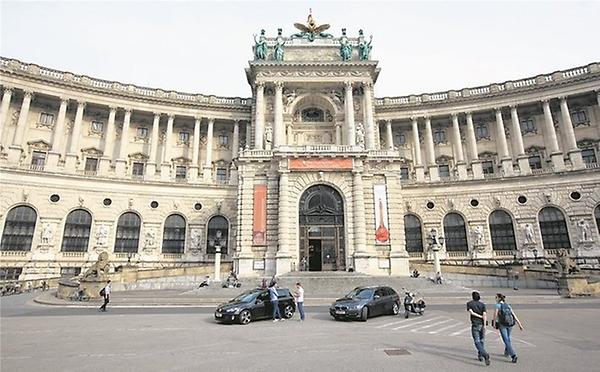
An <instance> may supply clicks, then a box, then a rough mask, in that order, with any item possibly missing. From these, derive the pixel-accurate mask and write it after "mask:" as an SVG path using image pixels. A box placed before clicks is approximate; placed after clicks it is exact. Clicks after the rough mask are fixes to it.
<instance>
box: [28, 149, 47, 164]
mask: <svg viewBox="0 0 600 372" xmlns="http://www.w3.org/2000/svg"><path fill="white" fill-rule="evenodd" d="M44 165H46V153H45V152H44V151H34V152H33V153H32V154H31V166H32V167H35V168H43V167H44Z"/></svg>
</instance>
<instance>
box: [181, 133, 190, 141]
mask: <svg viewBox="0 0 600 372" xmlns="http://www.w3.org/2000/svg"><path fill="white" fill-rule="evenodd" d="M179 142H181V143H189V142H190V132H179Z"/></svg>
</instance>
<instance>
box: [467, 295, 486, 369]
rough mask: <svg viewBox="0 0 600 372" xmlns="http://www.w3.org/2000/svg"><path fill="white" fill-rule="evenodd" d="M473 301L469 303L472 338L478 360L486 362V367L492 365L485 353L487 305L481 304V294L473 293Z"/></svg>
mask: <svg viewBox="0 0 600 372" xmlns="http://www.w3.org/2000/svg"><path fill="white" fill-rule="evenodd" d="M471 297H472V298H473V300H471V301H469V302H467V311H468V312H469V314H470V319H471V336H472V337H473V342H474V343H475V348H476V349H477V359H479V361H480V362H481V361H485V365H486V366H489V365H490V355H489V354H488V352H487V351H485V345H484V342H485V326H486V325H487V313H486V309H485V304H484V303H483V302H481V301H480V300H481V296H480V295H479V292H477V291H473V293H472V294H471Z"/></svg>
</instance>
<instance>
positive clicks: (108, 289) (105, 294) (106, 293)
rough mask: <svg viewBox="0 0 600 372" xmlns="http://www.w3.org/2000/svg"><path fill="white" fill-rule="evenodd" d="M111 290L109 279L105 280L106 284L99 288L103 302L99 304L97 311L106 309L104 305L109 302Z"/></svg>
mask: <svg viewBox="0 0 600 372" xmlns="http://www.w3.org/2000/svg"><path fill="white" fill-rule="evenodd" d="M111 290H112V286H111V284H110V280H109V281H107V282H106V286H104V288H102V289H101V290H100V296H102V297H104V304H102V306H100V309H98V310H99V311H106V305H108V303H109V302H110V292H111Z"/></svg>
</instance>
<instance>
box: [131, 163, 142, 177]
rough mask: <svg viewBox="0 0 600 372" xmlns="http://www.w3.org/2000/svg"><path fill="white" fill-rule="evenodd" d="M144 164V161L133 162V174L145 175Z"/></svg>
mask: <svg viewBox="0 0 600 372" xmlns="http://www.w3.org/2000/svg"><path fill="white" fill-rule="evenodd" d="M144 165H145V164H144V163H133V165H132V167H131V174H133V175H134V176H143V175H144Z"/></svg>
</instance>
